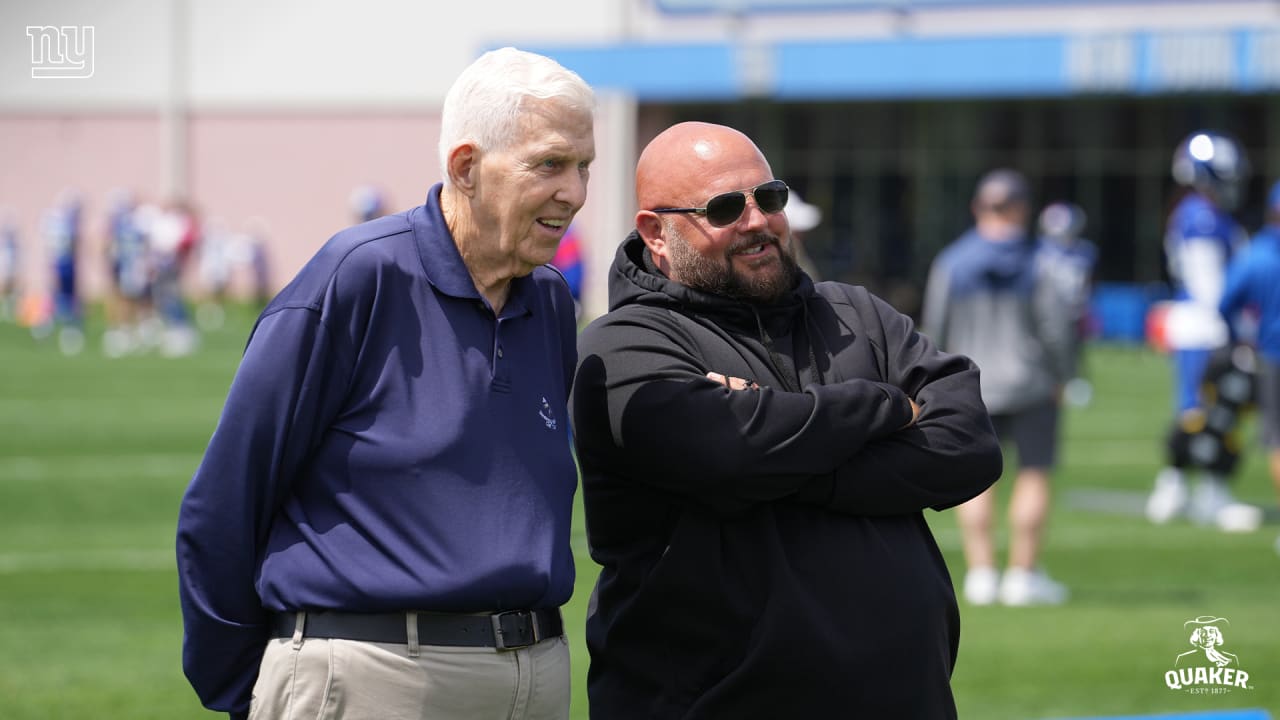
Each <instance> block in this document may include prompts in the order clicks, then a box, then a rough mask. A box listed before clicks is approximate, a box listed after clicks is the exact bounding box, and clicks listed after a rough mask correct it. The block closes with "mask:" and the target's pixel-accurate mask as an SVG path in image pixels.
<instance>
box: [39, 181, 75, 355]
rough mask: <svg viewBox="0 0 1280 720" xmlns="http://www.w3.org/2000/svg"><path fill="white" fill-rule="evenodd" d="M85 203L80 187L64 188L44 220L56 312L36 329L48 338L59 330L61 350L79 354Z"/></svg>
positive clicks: (43, 230) (42, 227) (40, 335)
mask: <svg viewBox="0 0 1280 720" xmlns="http://www.w3.org/2000/svg"><path fill="white" fill-rule="evenodd" d="M83 210H84V202H83V200H82V198H81V197H80V193H79V192H78V191H76V190H72V189H68V190H64V191H63V192H62V193H61V194H60V195H59V197H58V200H57V201H56V202H55V203H54V205H53V207H51V208H49V209H48V210H46V211H45V213H44V216H43V218H42V220H41V231H42V234H43V235H44V241H45V248H46V249H47V250H48V253H49V261H50V265H51V270H52V273H51V274H52V279H53V291H52V297H53V309H52V314H51V315H50V316H49V317H48V318H47V319H46V320H45V321H44V322H42V323H41V324H39V325H37V326H35V327H33V328H32V334H33V335H35V336H36V337H37V338H44V337H49V336H50V335H53V334H54V333H57V340H58V349H59V350H61V351H62V353H63V354H64V355H77V354H79V353H80V351H81V350H83V349H84V316H83V308H82V307H81V304H80V287H79V280H80V278H79V260H80V258H79V253H80V242H81V239H82V238H81V232H82V228H81V219H82V213H83Z"/></svg>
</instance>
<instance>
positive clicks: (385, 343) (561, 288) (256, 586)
mask: <svg viewBox="0 0 1280 720" xmlns="http://www.w3.org/2000/svg"><path fill="white" fill-rule="evenodd" d="M575 336H576V328H575V321H574V308H573V300H572V298H571V297H570V294H569V290H568V287H567V285H566V284H565V282H564V279H563V278H562V277H561V276H560V275H559V274H558V273H557V272H556V271H554V270H552V269H550V268H547V267H540V268H538V269H536V270H535V271H534V272H533V273H532V274H531V275H529V276H526V277H523V278H517V279H516V280H514V281H513V282H512V285H511V293H510V298H509V300H508V301H507V303H506V305H505V306H504V307H503V308H502V311H501V313H500V314H498V315H497V316H495V315H494V313H493V311H492V309H491V308H490V306H489V305H488V304H487V302H486V301H485V300H484V299H483V298H482V297H481V296H480V294H479V292H478V291H477V290H476V288H475V286H474V284H473V282H472V280H471V276H470V274H469V273H468V272H467V269H466V266H465V265H463V262H462V258H461V256H460V255H459V253H458V250H457V247H456V246H455V244H454V242H453V238H452V236H451V235H450V233H449V231H448V228H447V227H446V226H445V223H444V218H443V216H442V215H441V212H440V186H439V185H437V186H435V187H433V188H432V189H431V192H430V193H429V196H428V199H427V203H426V204H425V205H424V206H421V207H417V208H414V209H413V210H409V211H407V212H404V213H400V214H397V215H392V216H388V217H384V218H380V219H378V220H374V221H372V222H368V223H365V224H362V225H359V226H356V227H353V228H350V229H347V230H344V231H343V232H340V233H339V234H337V235H336V236H334V237H333V238H332V239H331V240H330V241H329V242H328V243H326V244H325V245H324V247H323V248H321V249H320V251H319V252H318V253H317V254H316V255H315V256H314V257H313V258H312V259H311V261H310V262H308V263H307V265H306V266H305V267H303V268H302V270H301V271H300V272H299V273H298V275H297V277H296V278H295V279H294V280H293V281H292V282H291V283H290V284H289V285H288V287H286V288H285V289H284V290H283V291H281V293H280V294H279V295H278V296H277V297H276V298H275V299H274V300H273V301H272V302H271V304H270V305H269V306H268V307H267V308H266V310H264V311H263V313H262V316H261V317H260V318H259V319H258V322H257V325H256V326H255V328H254V330H253V333H252V335H251V336H250V339H249V343H248V346H247V348H246V351H245V354H244V358H243V360H242V362H241V365H240V368H239V370H238V371H237V373H236V376H235V380H234V381H233V383H232V386H231V390H230V393H229V396H228V398H227V403H226V406H225V408H224V410H223V413H222V417H221V419H220V420H219V422H218V426H217V429H216V431H215V432H214V434H213V437H212V439H211V440H210V443H209V447H208V450H207V451H206V454H205V457H204V460H203V461H202V462H201V464H200V466H199V468H198V469H197V471H196V473H195V477H194V478H193V479H192V481H191V485H190V487H189V489H188V491H187V494H186V496H185V498H184V500H183V504H182V509H181V511H180V516H179V523H178V564H179V572H180V584H181V591H182V593H181V594H182V603H183V614H184V622H185V627H186V642H185V646H184V662H185V666H186V669H187V673H188V676H189V677H191V679H192V683H193V685H194V686H195V687H196V689H197V691H198V692H200V694H201V697H202V699H204V700H205V701H206V704H208V703H209V700H210V699H211V698H212V699H215V700H216V699H218V698H222V700H223V701H224V702H223V703H222V705H223V706H225V707H226V709H235V707H236V706H239V705H240V700H241V699H242V700H243V702H244V703H246V704H247V702H248V692H249V689H250V688H251V684H252V680H253V676H254V675H256V671H257V663H256V662H253V663H252V664H251V665H247V664H246V663H245V662H244V661H245V660H246V659H250V658H253V657H257V656H260V654H261V650H262V647H263V643H264V642H265V639H266V636H267V629H266V627H265V624H266V617H267V614H266V611H268V610H278V611H285V610H296V609H308V610H317V609H333V610H342V611H347V612H381V611H398V610H431V611H450V612H472V611H485V610H490V611H491V610H506V609H517V608H554V607H558V606H560V605H562V604H563V603H564V602H566V601H567V600H568V599H569V596H570V594H571V592H572V588H573V578H574V568H573V556H572V553H571V551H570V548H569V534H570V516H571V506H572V498H573V493H574V490H575V487H576V484H577V474H576V469H575V465H574V461H573V457H572V455H571V450H570V437H569V419H568V413H567V411H566V399H567V397H568V392H569V388H570V384H571V379H572V373H573V368H574V366H575V364H576V359H577V357H576V351H575V340H576V337H575ZM215 706H216V705H215Z"/></svg>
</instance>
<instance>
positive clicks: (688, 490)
mask: <svg viewBox="0 0 1280 720" xmlns="http://www.w3.org/2000/svg"><path fill="white" fill-rule="evenodd" d="M648 319H649V318H648V316H639V315H638V316H630V317H629V316H626V314H625V313H614V314H613V315H610V316H606V317H605V318H604V319H603V320H602V321H598V322H597V324H596V325H595V326H593V327H592V328H590V329H588V330H587V331H586V332H585V333H584V334H583V336H582V339H581V340H580V348H579V354H580V356H581V358H582V359H581V362H580V364H579V368H578V374H577V378H576V379H575V381H574V383H575V384H574V391H573V399H572V408H573V416H574V428H575V433H576V436H577V438H578V452H579V457H580V458H581V459H582V462H583V464H584V467H585V466H587V465H588V464H598V465H603V466H606V467H608V468H610V470H611V471H616V472H618V473H620V474H623V475H624V476H625V477H626V478H627V479H628V480H630V481H633V482H636V483H641V484H645V485H650V486H653V487H657V488H659V489H662V490H664V491H669V492H673V493H677V494H683V495H688V496H692V497H694V498H696V499H700V500H702V501H704V502H705V503H707V504H708V505H709V506H711V507H712V508H713V509H718V510H721V511H731V510H734V509H738V508H741V507H743V506H744V504H749V503H751V502H758V501H767V500H773V499H777V498H782V497H785V496H788V495H790V494H792V493H795V492H797V491H798V490H800V489H801V488H803V487H804V486H805V485H806V484H808V483H810V482H813V481H815V479H816V478H815V476H818V475H822V474H829V473H831V472H832V471H833V470H835V468H836V467H838V466H839V464H840V463H841V462H843V461H844V460H846V459H847V458H849V457H850V456H852V455H853V454H854V453H855V452H857V451H858V450H859V449H860V448H862V446H863V445H865V444H866V443H867V442H869V441H871V440H874V439H876V438H880V437H884V436H886V435H889V434H890V433H892V432H893V431H894V430H895V429H897V428H899V427H902V426H903V425H905V424H907V423H908V422H909V421H910V420H911V406H910V403H909V402H908V401H907V396H906V394H904V393H903V392H902V391H901V390H899V389H898V388H896V387H894V386H893V385H891V384H888V383H880V382H873V381H870V380H853V381H849V382H844V383H839V384H834V385H826V386H810V387H808V388H805V390H804V391H803V392H784V391H779V390H776V389H773V388H769V387H764V388H761V389H760V390H759V391H733V390H729V389H728V388H726V387H724V386H723V385H721V384H719V383H717V382H715V381H713V380H709V379H708V378H707V377H706V376H705V375H706V373H707V372H708V371H710V370H716V371H725V370H726V369H725V368H707V367H703V363H702V361H701V360H700V358H699V357H698V354H697V351H696V349H695V348H694V347H692V346H691V344H689V343H688V342H687V341H686V340H685V339H684V338H682V337H681V336H680V333H679V332H678V331H677V330H676V329H674V328H666V327H662V326H661V325H660V324H658V323H652V322H646V320H648Z"/></svg>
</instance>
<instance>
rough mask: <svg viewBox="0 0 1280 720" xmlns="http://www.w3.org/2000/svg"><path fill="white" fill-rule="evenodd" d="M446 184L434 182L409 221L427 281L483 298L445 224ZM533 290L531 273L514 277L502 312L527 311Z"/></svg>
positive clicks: (452, 292)
mask: <svg viewBox="0 0 1280 720" xmlns="http://www.w3.org/2000/svg"><path fill="white" fill-rule="evenodd" d="M443 188H444V184H443V183H436V184H435V185H432V186H431V189H430V190H428V191H427V201H426V203H424V204H423V205H422V207H419V208H417V209H416V211H414V212H411V213H410V214H409V224H410V226H411V227H412V228H413V239H414V242H415V243H416V244H417V246H418V255H419V256H420V258H421V260H422V268H423V270H424V271H425V272H426V275H427V282H430V283H431V285H432V286H433V287H435V289H436V290H439V291H440V292H442V293H444V294H445V295H449V296H452V297H456V298H463V299H468V300H471V299H474V300H482V301H483V298H482V297H481V296H480V291H479V290H476V284H475V282H474V281H473V280H472V279H471V273H470V272H468V271H467V266H466V264H465V263H463V262H462V253H460V252H458V246H457V243H455V242H454V239H453V233H452V232H450V231H449V226H448V225H447V224H445V221H444V211H443V210H442V209H441V207H440V191H441V190H442V189H443ZM531 292H533V281H532V278H531V277H529V276H525V277H518V278H514V279H512V281H511V293H510V295H509V297H508V298H507V303H506V305H504V306H503V308H502V316H503V317H511V316H514V315H520V314H524V313H525V312H527V308H529V307H531V306H532V300H531V298H529V297H528V296H529V293H531Z"/></svg>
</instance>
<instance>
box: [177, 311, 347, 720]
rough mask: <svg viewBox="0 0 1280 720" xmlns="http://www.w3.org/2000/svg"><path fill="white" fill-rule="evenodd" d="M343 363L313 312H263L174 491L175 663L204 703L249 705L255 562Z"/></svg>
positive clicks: (256, 614) (262, 628) (263, 627)
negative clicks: (203, 441)
mask: <svg viewBox="0 0 1280 720" xmlns="http://www.w3.org/2000/svg"><path fill="white" fill-rule="evenodd" d="M348 371H349V364H348V363H347V362H346V360H345V356H344V355H343V354H341V353H340V352H338V349H337V348H336V347H335V343H334V342H333V341H332V338H331V336H330V335H329V333H328V332H327V331H326V327H325V325H324V324H323V323H322V322H321V321H320V319H319V315H318V313H317V312H316V311H315V310H313V309H311V308H296V307H286V308H284V309H282V310H279V311H276V312H274V313H271V314H267V315H264V316H263V317H262V319H261V320H260V321H259V323H258V325H257V327H256V328H255V330H254V332H253V334H252V336H251V338H250V340H249V343H248V346H247V348H246V350H245V354H244V358H243V359H242V361H241V364H240V368H239V370H238V371H237V372H236V376H235V379H234V381H233V382H232V384H231V390H230V392H229V394H228V397H227V402H226V405H225V406H224V408H223V411H222V416H221V418H220V419H219V421H218V425H217V428H216V430H215V431H214V433H213V437H212V438H211V439H210V441H209V446H208V449H207V450H206V451H205V455H204V459H203V460H202V461H201V463H200V466H199V468H197V470H196V472H195V476H194V477H193V478H192V480H191V484H190V485H189V487H188V488H187V491H186V494H185V496H184V497H183V499H182V505H181V508H180V509H179V514H178V533H177V561H178V590H179V599H180V601H181V606H182V616H183V628H184V631H185V635H184V638H183V645H182V664H183V670H184V671H185V672H186V675H187V678H188V679H189V680H190V681H191V685H192V687H193V688H194V689H195V691H196V694H197V695H199V697H200V700H201V702H203V703H204V705H205V706H206V707H208V708H210V709H213V710H221V711H224V712H230V713H231V714H232V716H233V717H235V716H237V714H244V713H247V712H248V709H249V701H250V695H251V691H252V689H253V683H254V680H255V678H256V677H257V674H258V666H259V663H260V662H261V659H262V651H263V648H264V646H265V644H266V642H267V614H266V611H265V610H264V609H263V607H262V603H261V600H260V599H259V597H258V593H257V590H256V588H255V573H256V570H257V564H258V562H259V561H260V559H261V555H262V552H263V548H264V546H265V542H266V537H267V534H268V531H269V528H270V523H271V520H272V517H273V515H274V514H275V512H276V508H277V507H278V506H279V505H280V503H281V502H282V499H283V498H284V497H285V495H286V494H287V493H288V491H289V489H290V484H291V483H292V481H293V480H294V478H295V477H296V476H297V474H298V472H299V469H300V468H301V467H302V466H303V465H304V463H305V462H306V459H307V457H308V454H309V450H310V449H311V448H312V447H313V446H314V444H315V443H316V442H318V439H319V437H320V436H321V434H322V433H323V432H324V430H325V428H326V427H327V425H328V422H327V418H331V417H332V416H333V415H334V414H335V413H336V411H337V410H336V408H337V405H338V404H339V403H340V402H341V398H342V395H343V394H344V388H345V386H346V383H345V380H343V379H342V378H344V377H345V375H346V374H347V372H348Z"/></svg>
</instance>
